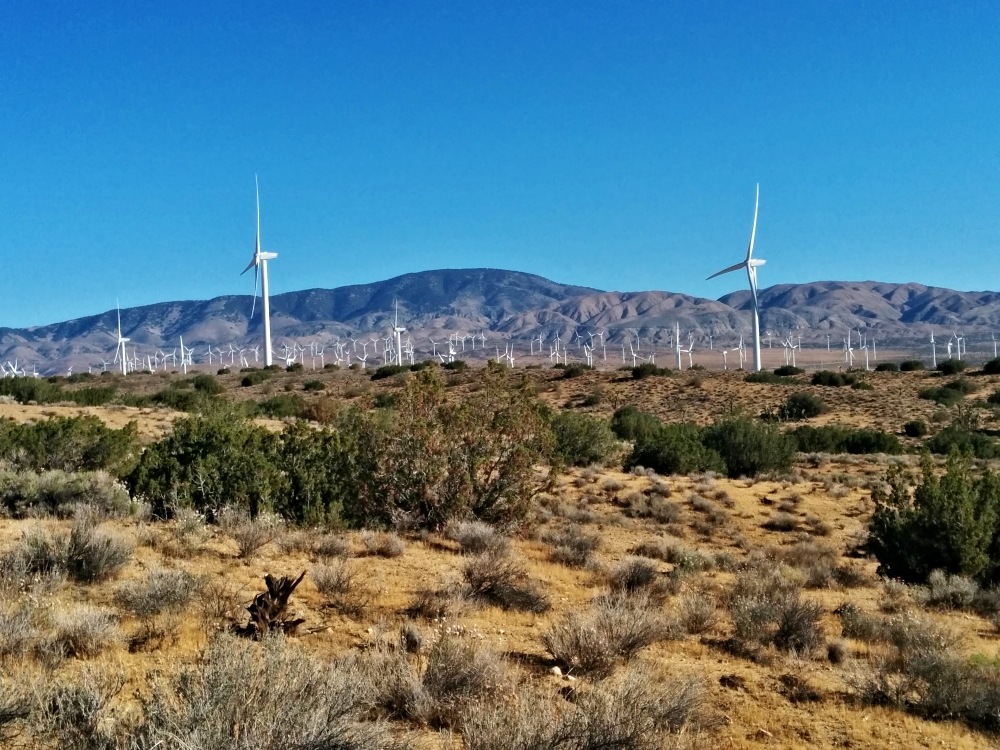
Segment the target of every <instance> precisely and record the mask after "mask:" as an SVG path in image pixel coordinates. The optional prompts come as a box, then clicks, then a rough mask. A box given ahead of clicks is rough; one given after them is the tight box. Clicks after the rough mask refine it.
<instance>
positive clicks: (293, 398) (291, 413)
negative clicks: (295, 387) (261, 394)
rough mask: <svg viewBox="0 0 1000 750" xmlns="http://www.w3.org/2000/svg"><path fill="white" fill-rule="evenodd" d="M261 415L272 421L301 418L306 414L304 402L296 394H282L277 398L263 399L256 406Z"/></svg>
mask: <svg viewBox="0 0 1000 750" xmlns="http://www.w3.org/2000/svg"><path fill="white" fill-rule="evenodd" d="M258 408H259V409H260V412H261V414H264V415H265V416H268V417H271V418H272V419H283V418H285V417H302V416H304V415H305V412H306V402H305V400H304V399H303V398H302V396H300V395H298V394H297V393H282V394H280V395H278V396H272V397H271V398H268V399H264V400H263V401H261V402H260V404H259V405H258Z"/></svg>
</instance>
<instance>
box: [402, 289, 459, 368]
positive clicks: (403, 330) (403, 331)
mask: <svg viewBox="0 0 1000 750" xmlns="http://www.w3.org/2000/svg"><path fill="white" fill-rule="evenodd" d="M394 304H395V308H396V319H395V323H394V324H393V326H392V333H393V335H394V336H395V337H396V364H397V365H399V366H400V367H401V366H402V365H403V340H402V335H403V334H404V333H406V329H405V328H402V327H401V326H400V325H399V300H395V301H394ZM449 353H450V352H449Z"/></svg>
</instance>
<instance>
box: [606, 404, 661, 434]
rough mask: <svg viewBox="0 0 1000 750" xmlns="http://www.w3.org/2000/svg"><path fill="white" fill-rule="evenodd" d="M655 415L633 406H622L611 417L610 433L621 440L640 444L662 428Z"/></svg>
mask: <svg viewBox="0 0 1000 750" xmlns="http://www.w3.org/2000/svg"><path fill="white" fill-rule="evenodd" d="M662 424H663V423H662V422H661V421H660V418H659V417H657V416H656V415H655V414H650V413H649V412H646V411H640V410H639V409H638V408H636V407H635V406H622V407H620V408H619V409H616V410H615V413H614V415H612V417H611V431H612V432H614V433H615V435H617V436H618V437H619V438H620V439H622V440H631V441H633V442H640V441H642V440H647V439H649V438H651V437H652V436H653V435H654V434H655V433H656V431H657V430H659V429H660V427H661V426H662Z"/></svg>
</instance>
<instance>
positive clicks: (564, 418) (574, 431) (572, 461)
mask: <svg viewBox="0 0 1000 750" xmlns="http://www.w3.org/2000/svg"><path fill="white" fill-rule="evenodd" d="M552 434H553V435H554V437H555V452H556V455H557V456H559V458H561V459H562V461H563V462H565V463H566V464H568V465H570V466H589V465H590V464H596V463H602V462H604V461H605V460H606V459H607V458H608V457H609V456H610V455H611V454H612V453H613V452H614V450H615V447H616V444H617V441H616V439H615V434H614V433H613V432H612V431H611V428H610V427H609V426H608V424H607V422H605V421H604V420H603V419H597V418H596V417H592V416H590V415H589V414H581V413H579V412H569V411H564V412H560V413H559V414H557V415H556V416H555V417H554V418H553V420H552Z"/></svg>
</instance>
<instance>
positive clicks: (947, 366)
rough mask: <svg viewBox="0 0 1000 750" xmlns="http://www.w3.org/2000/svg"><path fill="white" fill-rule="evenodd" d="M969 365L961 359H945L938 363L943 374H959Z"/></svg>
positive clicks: (938, 368)
mask: <svg viewBox="0 0 1000 750" xmlns="http://www.w3.org/2000/svg"><path fill="white" fill-rule="evenodd" d="M968 366H969V363H968V362H965V361H963V360H961V359H943V360H941V361H940V362H938V364H937V371H938V372H940V373H941V374H942V375H958V373H960V372H962V371H964V370H965V369H966V368H967V367H968Z"/></svg>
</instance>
